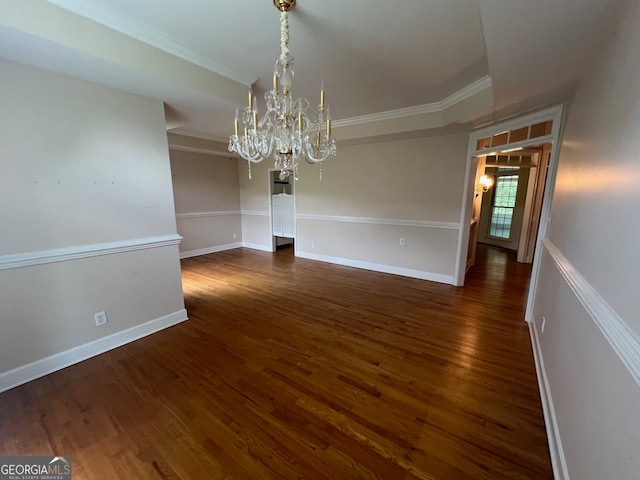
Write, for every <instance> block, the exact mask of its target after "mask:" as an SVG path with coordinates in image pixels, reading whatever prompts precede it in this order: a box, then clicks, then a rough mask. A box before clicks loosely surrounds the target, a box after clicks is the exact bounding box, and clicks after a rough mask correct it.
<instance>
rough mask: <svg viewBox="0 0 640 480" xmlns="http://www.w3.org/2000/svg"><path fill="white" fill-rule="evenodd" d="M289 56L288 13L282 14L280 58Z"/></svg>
mask: <svg viewBox="0 0 640 480" xmlns="http://www.w3.org/2000/svg"><path fill="white" fill-rule="evenodd" d="M288 56H289V16H288V15H287V12H286V11H284V12H281V13H280V58H282V59H285V58H287V57H288Z"/></svg>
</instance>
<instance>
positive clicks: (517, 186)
mask: <svg viewBox="0 0 640 480" xmlns="http://www.w3.org/2000/svg"><path fill="white" fill-rule="evenodd" d="M550 152H551V144H550V143H545V144H541V145H534V146H531V147H527V148H526V149H524V148H523V149H520V150H519V151H517V152H516V153H510V154H504V155H487V156H485V157H484V158H483V161H481V162H478V172H477V175H478V176H482V175H484V176H485V177H486V178H487V179H488V180H489V182H488V185H489V186H488V187H487V188H486V189H485V190H486V191H482V192H478V196H477V197H476V199H475V200H474V203H475V205H474V206H475V207H476V208H477V210H476V212H475V213H476V216H475V218H476V219H477V222H478V225H477V229H476V230H475V232H474V234H475V235H474V237H475V238H474V237H470V241H475V242H479V243H482V244H488V245H494V246H498V247H503V248H506V249H508V250H513V251H515V252H516V258H517V261H518V262H521V263H532V262H533V256H534V253H535V243H536V238H537V234H538V227H539V225H540V215H541V210H542V199H543V195H544V190H545V184H546V178H547V170H548V166H549V156H550ZM473 250H475V248H474V249H473ZM473 263H474V261H471V262H470V264H469V266H471V265H472V264H473Z"/></svg>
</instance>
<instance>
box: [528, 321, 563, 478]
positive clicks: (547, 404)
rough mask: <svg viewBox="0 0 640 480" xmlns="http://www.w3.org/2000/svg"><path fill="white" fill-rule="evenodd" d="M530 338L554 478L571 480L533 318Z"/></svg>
mask: <svg viewBox="0 0 640 480" xmlns="http://www.w3.org/2000/svg"><path fill="white" fill-rule="evenodd" d="M529 336H530V337H531V346H532V347H533V359H534V361H535V364H536V374H537V376H538V388H539V389H540V400H541V402H542V412H543V414H544V424H545V427H546V429H547V441H548V442H549V454H550V456H551V465H552V466H553V478H554V479H555V480H569V470H568V469H567V462H566V460H565V457H564V450H563V449H562V440H561V438H560V429H559V427H558V421H557V418H556V411H555V408H554V407H553V398H552V397H551V390H550V389H549V380H548V378H547V372H546V370H545V368H544V359H543V358H542V349H541V347H540V339H539V337H538V331H537V330H536V323H535V321H533V318H531V321H530V322H529Z"/></svg>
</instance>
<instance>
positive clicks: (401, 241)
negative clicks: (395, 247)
mask: <svg viewBox="0 0 640 480" xmlns="http://www.w3.org/2000/svg"><path fill="white" fill-rule="evenodd" d="M400 245H401V246H403V247H404V237H400Z"/></svg>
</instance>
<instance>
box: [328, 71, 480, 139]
mask: <svg viewBox="0 0 640 480" xmlns="http://www.w3.org/2000/svg"><path fill="white" fill-rule="evenodd" d="M490 88H493V84H492V82H491V77H489V76H488V75H485V76H484V77H482V78H480V79H479V80H476V81H475V82H473V83H472V84H470V85H467V86H466V87H464V88H463V89H461V90H459V91H457V92H456V93H454V94H453V95H449V96H448V97H447V98H445V99H444V100H441V101H439V102H434V103H427V104H424V105H415V106H413V107H407V108H399V109H397V110H388V111H385V112H378V113H372V114H369V115H360V116H357V117H350V118H343V119H341V120H334V121H333V126H334V127H336V128H339V127H350V126H353V125H362V124H364V123H373V122H382V121H387V120H395V119H398V118H404V117H410V116H414V115H429V114H433V113H442V112H444V111H445V110H448V109H449V108H451V107H454V106H455V105H457V104H459V103H461V102H463V101H465V100H467V99H468V98H471V97H473V96H474V95H476V94H478V93H480V92H483V91H484V90H486V89H490Z"/></svg>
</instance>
